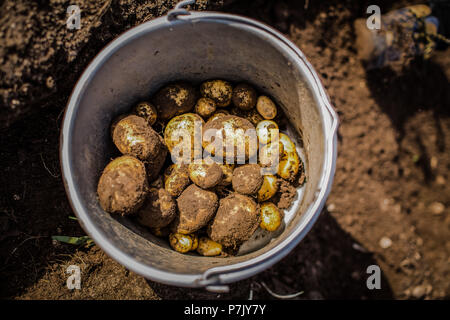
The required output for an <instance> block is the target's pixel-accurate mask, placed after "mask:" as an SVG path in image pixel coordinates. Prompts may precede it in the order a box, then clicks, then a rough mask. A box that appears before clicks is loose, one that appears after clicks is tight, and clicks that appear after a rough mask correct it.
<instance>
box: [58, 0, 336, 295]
mask: <svg viewBox="0 0 450 320" xmlns="http://www.w3.org/2000/svg"><path fill="white" fill-rule="evenodd" d="M191 2H192V1H191ZM183 4H184V3H182V4H179V5H178V6H177V7H176V8H175V9H174V10H172V11H171V12H169V14H168V15H167V16H165V17H161V18H158V19H155V20H153V21H150V22H147V23H144V24H142V25H140V26H137V27H135V28H133V29H131V30H129V31H128V32H126V33H124V34H123V35H121V36H120V37H119V38H117V39H116V40H114V41H113V42H112V43H111V44H109V45H108V46H107V47H106V48H105V49H103V50H102V51H101V52H100V53H99V54H98V56H97V57H96V58H95V59H94V61H93V62H92V63H91V64H90V65H89V67H88V68H87V69H86V70H85V72H84V73H83V75H82V77H81V78H80V79H79V81H78V83H77V85H76V87H75V89H74V90H73V93H72V96H71V98H70V100H69V103H68V106H67V109H66V113H65V117H64V124H63V128H62V132H61V151H60V152H61V154H60V156H61V166H62V172H63V179H64V183H65V187H66V191H67V194H68V197H69V199H70V202H71V204H72V207H73V210H74V212H75V214H76V215H77V217H78V220H79V221H80V224H81V226H82V227H83V229H84V230H85V231H86V232H87V234H88V235H89V236H90V237H91V238H92V239H93V240H94V241H95V243H96V244H97V245H98V246H100V247H101V248H102V249H103V250H104V251H105V252H106V253H107V254H108V255H109V256H111V257H112V258H113V259H115V260H116V261H117V262H119V263H120V264H122V265H124V266H125V267H126V268H128V269H130V270H132V271H133V272H135V273H138V274H140V275H142V276H144V277H145V278H148V279H151V280H154V281H158V282H161V283H165V284H170V285H176V286H184V287H206V288H207V289H208V290H211V291H216V292H218V291H226V290H227V286H226V284H227V283H231V282H234V281H238V280H241V279H244V278H247V277H250V276H252V275H254V274H256V273H258V272H261V271H262V270H264V269H266V268H268V267H270V266H271V265H273V264H274V263H276V262H277V261H279V260H280V259H281V258H283V257H284V256H286V255H287V254H288V253H289V252H290V251H291V250H292V249H293V248H294V247H295V246H296V245H297V244H298V243H299V242H300V241H301V240H302V239H303V238H304V237H305V235H306V234H307V233H308V231H309V230H310V229H311V227H312V225H313V224H314V222H315V221H316V220H317V218H318V216H319V215H320V212H321V210H322V208H323V206H324V204H325V200H326V198H327V196H328V193H329V191H330V188H331V184H332V180H333V176H334V171H335V162H336V154H337V139H336V132H337V126H338V118H337V115H336V112H335V111H334V110H333V108H332V106H331V104H330V101H329V98H328V96H327V94H326V92H325V90H324V88H323V85H322V84H321V82H320V80H319V77H318V76H317V74H316V72H315V71H314V70H313V68H312V66H311V65H310V64H309V62H308V61H307V60H306V58H305V56H304V55H303V53H302V52H301V51H300V50H299V49H298V48H297V47H296V46H295V45H294V44H293V43H291V42H290V41H289V40H287V39H286V38H285V37H284V36H283V35H281V34H280V33H278V32H277V31H275V30H273V29H272V28H270V27H268V26H266V25H264V24H262V23H259V22H257V21H254V20H251V19H248V18H244V17H240V16H236V15H230V14H222V13H214V12H188V11H186V10H185V9H183V8H182V7H181V6H182V5H183ZM213 78H222V79H228V80H231V81H249V82H250V83H252V84H253V85H254V86H255V87H257V88H258V89H259V90H260V91H262V92H266V93H268V94H270V95H271V96H272V97H273V98H274V99H275V100H276V102H277V103H278V105H279V106H280V107H281V108H282V109H283V110H284V112H285V113H286V115H287V117H288V118H289V120H290V122H291V125H292V128H294V130H296V131H297V133H298V134H299V135H300V136H301V137H302V140H303V149H304V152H305V156H306V159H305V167H306V172H307V183H306V185H305V186H304V187H303V188H304V190H303V196H302V198H301V199H299V200H297V203H296V212H295V216H294V217H293V219H292V220H291V221H290V222H289V224H288V225H286V226H285V229H284V231H283V232H282V233H281V234H280V235H279V236H278V237H277V238H275V239H273V240H272V241H271V242H270V243H269V244H267V245H266V246H264V247H263V248H261V249H259V250H257V251H253V252H250V253H247V254H244V255H239V256H235V257H228V258H219V257H200V256H196V255H182V254H180V253H177V252H175V251H173V250H171V249H170V248H169V247H168V245H167V243H165V242H164V241H162V240H160V239H158V238H156V237H154V236H152V235H151V234H150V233H149V232H147V231H146V230H145V229H144V228H141V227H139V226H138V225H136V224H134V223H133V222H132V221H131V220H129V219H126V218H118V217H114V216H111V215H110V214H108V213H106V212H104V211H103V210H102V209H101V207H100V205H99V202H98V199H97V193H96V187H97V182H98V179H99V176H100V174H101V171H102V170H103V168H104V167H105V165H106V164H107V163H108V161H109V160H110V159H111V157H112V156H113V155H114V152H115V151H114V146H113V144H112V142H111V139H110V136H109V133H110V130H109V126H110V124H111V121H112V119H113V118H115V117H116V116H117V115H119V114H122V113H125V112H127V111H128V110H129V108H130V106H132V105H133V104H134V103H136V102H137V101H139V100H143V99H147V98H148V97H149V96H151V95H152V94H153V93H154V92H155V91H156V90H157V89H158V88H159V87H160V86H162V85H163V84H166V83H168V82H170V81H173V80H180V79H183V80H189V81H192V82H194V83H199V82H201V81H204V80H206V79H213Z"/></svg>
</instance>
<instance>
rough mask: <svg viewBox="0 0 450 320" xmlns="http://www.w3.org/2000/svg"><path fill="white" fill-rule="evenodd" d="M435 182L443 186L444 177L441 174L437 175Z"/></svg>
mask: <svg viewBox="0 0 450 320" xmlns="http://www.w3.org/2000/svg"><path fill="white" fill-rule="evenodd" d="M436 184H438V185H440V186H443V185H445V178H444V177H443V176H437V177H436Z"/></svg>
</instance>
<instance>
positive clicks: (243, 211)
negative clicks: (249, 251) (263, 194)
mask: <svg viewBox="0 0 450 320" xmlns="http://www.w3.org/2000/svg"><path fill="white" fill-rule="evenodd" d="M259 222H260V214H259V207H258V205H257V204H256V203H255V201H253V200H252V199H251V198H250V197H248V196H244V195H241V194H238V193H233V194H231V195H229V196H228V197H226V198H223V199H221V200H220V205H219V209H218V210H217V213H216V215H215V217H214V219H213V221H212V223H211V224H210V225H209V226H208V228H207V233H208V236H209V237H210V238H211V240H213V241H216V242H218V243H220V244H222V245H223V246H225V247H232V248H237V247H238V246H239V245H240V244H241V243H242V242H244V241H246V240H248V239H250V237H251V236H252V234H253V233H254V232H255V230H256V229H257V228H258V225H259Z"/></svg>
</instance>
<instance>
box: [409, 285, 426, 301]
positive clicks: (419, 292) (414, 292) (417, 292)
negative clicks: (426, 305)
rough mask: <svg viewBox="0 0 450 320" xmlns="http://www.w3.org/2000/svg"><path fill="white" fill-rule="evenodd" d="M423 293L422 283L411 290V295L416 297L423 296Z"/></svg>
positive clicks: (424, 289) (424, 291)
mask: <svg viewBox="0 0 450 320" xmlns="http://www.w3.org/2000/svg"><path fill="white" fill-rule="evenodd" d="M425 293H426V288H425V286H423V285H420V286H417V287H415V288H414V289H413V290H412V292H411V294H412V296H413V297H414V298H416V299H420V298H423V296H424V295H425Z"/></svg>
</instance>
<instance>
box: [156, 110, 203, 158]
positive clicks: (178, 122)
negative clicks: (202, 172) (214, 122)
mask: <svg viewBox="0 0 450 320" xmlns="http://www.w3.org/2000/svg"><path fill="white" fill-rule="evenodd" d="M204 124H205V122H204V121H203V119H202V118H201V117H200V116H199V115H198V114H195V113H185V114H182V115H179V116H176V117H174V118H172V119H171V120H170V121H169V123H168V124H167V126H166V128H165V130H164V141H165V142H166V145H167V148H168V149H169V151H170V153H171V154H172V159H173V158H175V159H176V160H177V162H178V161H179V162H181V161H180V160H182V159H184V160H186V161H188V162H190V161H191V160H193V159H194V158H196V157H198V156H201V154H202V128H203V126H204ZM185 153H188V154H185ZM185 163H186V162H185Z"/></svg>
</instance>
